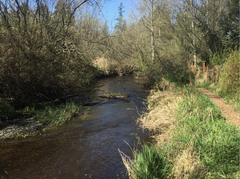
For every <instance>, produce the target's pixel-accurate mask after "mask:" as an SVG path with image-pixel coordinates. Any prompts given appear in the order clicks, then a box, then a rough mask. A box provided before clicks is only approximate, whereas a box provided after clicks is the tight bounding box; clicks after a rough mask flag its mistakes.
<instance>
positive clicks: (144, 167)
mask: <svg viewBox="0 0 240 179" xmlns="http://www.w3.org/2000/svg"><path fill="white" fill-rule="evenodd" d="M148 102H149V105H148V108H149V113H148V114H145V115H144V116H142V117H141V118H140V120H139V124H140V125H141V127H142V128H144V129H148V130H150V131H152V134H153V137H154V138H155V141H156V144H155V145H153V146H150V147H147V146H144V147H143V150H142V151H141V152H139V151H135V153H134V155H133V156H134V157H133V158H132V159H130V158H129V157H127V156H125V155H124V154H123V153H121V154H122V158H123V161H124V164H125V165H126V167H127V169H128V174H129V177H130V178H238V177H239V131H238V130H237V128H236V127H235V126H232V125H231V124H228V123H226V122H225V119H224V118H223V117H222V116H221V112H220V110H219V109H218V108H217V107H216V106H215V105H214V104H213V103H212V102H211V101H210V99H209V98H208V97H206V96H204V95H202V94H201V93H199V92H198V91H197V90H195V89H192V88H189V87H186V88H184V89H183V90H182V92H181V93H177V92H176V93H174V92H170V91H165V92H160V91H156V92H154V93H153V94H152V95H151V96H150V97H149V99H148Z"/></svg>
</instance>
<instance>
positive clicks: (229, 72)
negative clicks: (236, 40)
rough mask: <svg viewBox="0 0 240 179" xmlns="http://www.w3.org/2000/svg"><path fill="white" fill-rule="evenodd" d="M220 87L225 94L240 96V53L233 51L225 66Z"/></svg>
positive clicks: (220, 79)
mask: <svg viewBox="0 0 240 179" xmlns="http://www.w3.org/2000/svg"><path fill="white" fill-rule="evenodd" d="M218 87H219V88H220V91H221V92H223V93H229V94H239V51H237V50H236V51H233V52H232V53H231V54H230V55H229V56H228V59H227V62H226V63H224V65H223V72H222V73H221V75H220V78H219V84H218Z"/></svg>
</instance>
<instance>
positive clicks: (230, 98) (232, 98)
mask: <svg viewBox="0 0 240 179" xmlns="http://www.w3.org/2000/svg"><path fill="white" fill-rule="evenodd" d="M197 87H199V88H205V89H207V90H209V91H211V92H212V93H214V94H216V95H218V96H220V97H221V98H223V99H224V100H225V101H226V103H228V104H229V105H231V106H232V107H233V108H234V109H235V110H236V111H238V110H239V93H229V92H227V91H224V90H221V89H220V88H219V87H218V86H212V85H211V84H210V83H200V84H198V85H197Z"/></svg>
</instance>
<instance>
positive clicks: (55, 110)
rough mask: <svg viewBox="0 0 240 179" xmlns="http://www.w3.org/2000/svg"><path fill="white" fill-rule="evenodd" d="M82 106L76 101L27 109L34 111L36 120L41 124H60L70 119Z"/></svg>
mask: <svg viewBox="0 0 240 179" xmlns="http://www.w3.org/2000/svg"><path fill="white" fill-rule="evenodd" d="M81 108H82V107H81V106H78V105H75V104H74V103H66V104H64V105H59V106H45V107H44V108H43V109H42V110H36V109H34V108H32V109H25V111H26V112H27V111H28V112H31V113H33V118H34V120H35V121H37V122H39V123H41V124H44V125H51V126H58V125H61V124H64V123H65V122H66V121H69V120H70V119H71V118H72V117H73V116H74V115H75V114H76V113H78V112H79V111H80V110H81Z"/></svg>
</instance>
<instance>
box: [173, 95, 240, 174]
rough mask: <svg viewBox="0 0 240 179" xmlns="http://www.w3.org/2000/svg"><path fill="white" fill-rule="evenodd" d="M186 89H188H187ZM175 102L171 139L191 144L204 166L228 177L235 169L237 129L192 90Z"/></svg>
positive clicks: (185, 144)
mask: <svg viewBox="0 0 240 179" xmlns="http://www.w3.org/2000/svg"><path fill="white" fill-rule="evenodd" d="M188 92H189V91H188ZM194 93H195V96H192V93H189V94H188V95H186V97H185V99H184V100H183V101H182V103H181V104H180V105H179V113H178V120H177V130H176V133H175V135H174V142H175V143H182V144H183V147H184V148H187V146H189V145H192V146H193V147H194V148H195V149H196V150H197V151H198V154H199V156H200V160H201V163H202V165H203V166H204V167H205V170H206V171H208V172H210V173H214V174H215V176H218V177H226V178H229V177H230V178H231V177H232V174H233V173H236V172H238V171H239V131H238V130H237V128H236V127H234V126H232V125H231V124H229V123H226V122H225V119H224V118H223V117H222V116H221V112H220V110H219V109H218V108H217V107H216V106H215V105H214V104H213V103H212V101H211V100H210V99H209V98H208V97H206V96H204V95H202V94H201V93H199V92H198V91H197V90H194Z"/></svg>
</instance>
